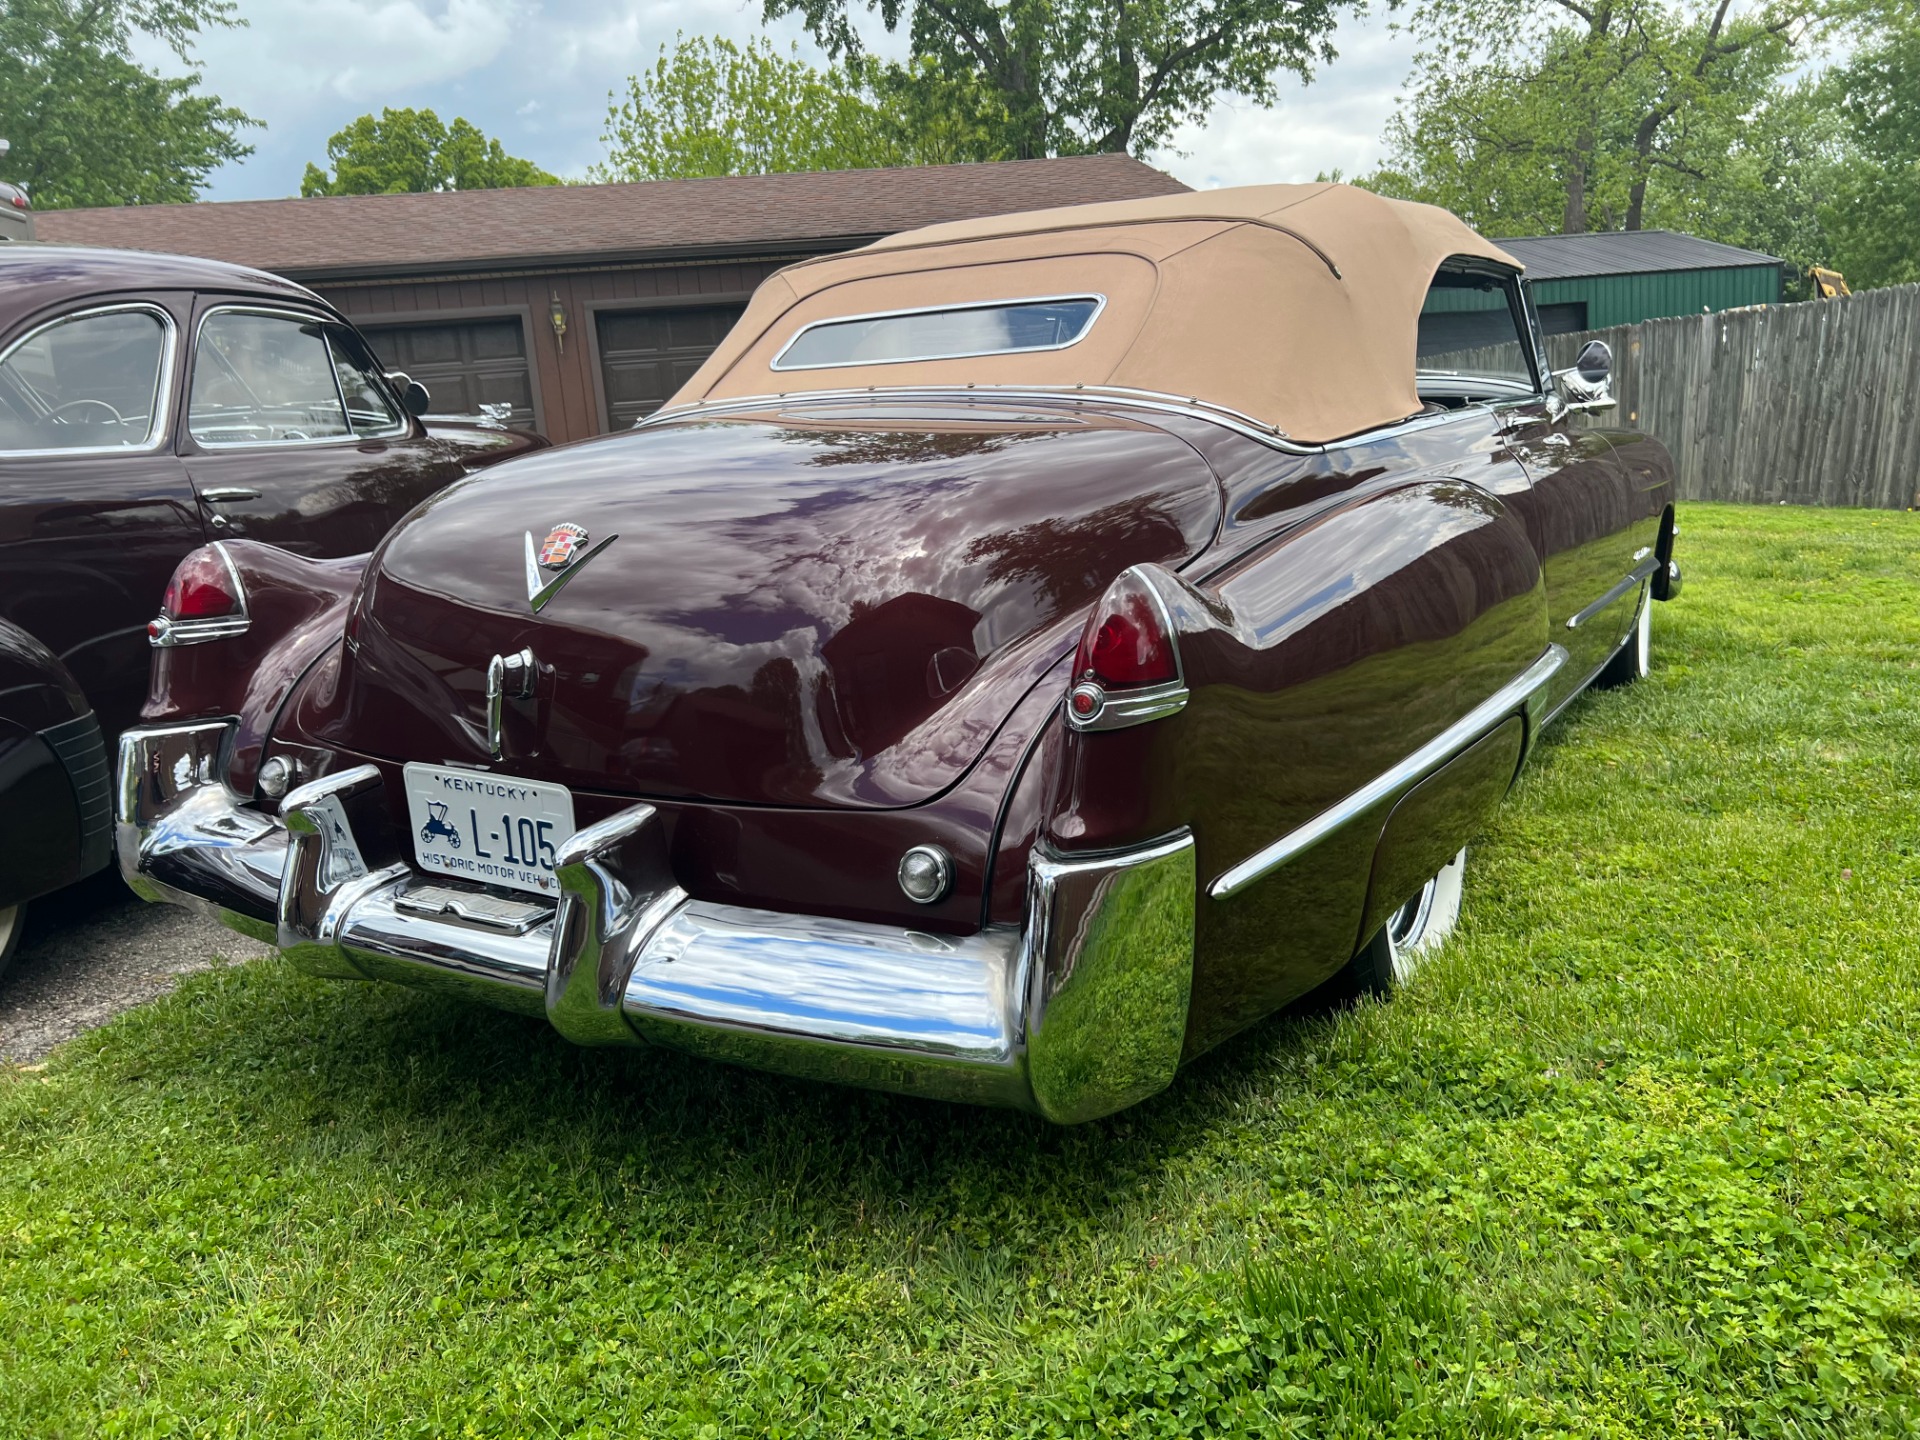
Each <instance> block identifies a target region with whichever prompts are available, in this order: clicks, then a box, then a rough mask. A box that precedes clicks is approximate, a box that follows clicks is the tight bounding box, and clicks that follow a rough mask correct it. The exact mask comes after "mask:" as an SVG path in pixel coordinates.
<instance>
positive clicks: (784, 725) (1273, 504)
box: [117, 185, 1678, 1122]
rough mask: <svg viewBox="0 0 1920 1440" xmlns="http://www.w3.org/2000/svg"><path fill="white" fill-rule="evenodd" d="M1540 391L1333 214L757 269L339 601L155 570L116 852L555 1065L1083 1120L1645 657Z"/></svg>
mask: <svg viewBox="0 0 1920 1440" xmlns="http://www.w3.org/2000/svg"><path fill="white" fill-rule="evenodd" d="M1543 354H1544V347H1543V345H1542V343H1541V338H1540V334H1539V329H1538V326H1537V324H1536V323H1535V320H1534V317H1533V314H1532V311H1531V308H1530V306H1529V303H1528V301H1527V298H1526V295H1525V292H1524V290H1523V287H1522V286H1521V283H1520V276H1519V267H1518V266H1517V265H1516V264H1515V263H1514V262H1513V261H1512V260H1511V259H1510V258H1509V257H1508V256H1506V255H1505V254H1503V253H1502V252H1501V251H1500V250H1499V249H1498V248H1497V247H1496V246H1494V245H1491V244H1489V243H1488V242H1486V241H1484V240H1482V239H1481V238H1479V237H1478V236H1477V235H1475V234H1474V233H1473V232H1472V231H1470V230H1468V229H1467V228H1466V227H1465V226H1464V225H1462V224H1461V223H1460V222H1459V221H1457V220H1456V219H1454V217H1452V216H1451V215H1448V214H1446V213H1444V212H1442V211H1438V210H1433V209H1429V208H1426V207H1422V206H1414V205H1406V204H1400V203H1397V202H1393V201H1388V200H1383V199H1380V198H1378V197H1375V196H1372V195H1369V194H1366V193H1365V192H1362V191H1357V190H1352V189H1348V188H1346V187H1343V186H1337V185H1307V186H1278V187H1267V188H1259V189H1249V190H1239V191H1233V190H1227V191H1212V192H1208V193H1204V194H1192V195H1178V196H1168V197H1163V198H1158V199H1152V200H1144V201H1137V202H1126V203H1120V204H1111V205H1098V206H1090V207H1083V208H1076V209H1069V210H1058V211H1050V212H1041V213H1036V214H1030V215H1016V216H1008V217H1001V218H996V219H989V220H980V221H972V222H967V223H963V224H956V225H948V226H941V227H937V228H934V229H931V230H923V231H918V232H914V233H910V234H904V235H900V236H896V237H894V238H892V239H889V240H886V241H883V242H881V243H879V244H876V245H873V246H870V247H868V248H867V249H864V250H860V251H855V252H853V253H850V254H845V255H837V256H832V257H828V258H825V259H820V260H814V261H809V262H807V263H805V264H800V265H796V266H793V267H791V268H790V269H788V270H785V271H783V272H781V273H780V274H779V275H776V276H775V277H773V278H772V279H770V280H769V281H768V282H767V283H766V284H765V285H763V286H762V287H761V289H760V291H759V293H758V294H757V295H756V296H755V298H754V300H753V303H752V304H751V305H750V307H749V308H748V310H747V312H746V314H745V316H744V317H743V318H742V319H741V321H740V322H739V324H738V325H737V326H736V327H735V328H734V330H733V332H732V333H731V334H730V335H729V336H728V337H727V339H726V341H725V342H724V343H723V344H722V345H721V347H720V349H719V350H718V351H717V352H716V353H715V354H714V355H713V356H712V357H711V358H710V359H709V360H708V361H707V363H706V364H705V365H704V366H703V367H702V368H701V369H700V371H699V372H698V373H697V374H696V375H695V376H694V377H693V378H692V380H691V381H690V382H689V383H688V384H687V386H686V388H685V389H684V390H683V391H682V392H681V393H680V394H679V395H678V396H676V397H675V399H674V400H673V401H672V402H671V403H670V404H669V405H668V406H667V407H666V408H665V409H664V410H663V411H662V412H661V413H659V414H658V415H655V416H653V417H652V418H650V419H649V420H647V421H645V422H643V423H642V424H641V425H640V426H639V427H638V428H637V429H636V430H635V431H634V432H632V433H628V434H624V435H619V436H613V437H608V438H606V439H603V440H600V441H595V442H591V443H588V444H585V445H580V446H576V447H573V448H570V449H566V450H558V451H549V452H544V453H540V454H535V455H530V456H527V457H524V458H522V459H517V460H514V461H512V462H510V463H508V464H506V465H503V466H501V467H499V468H498V469H496V470H494V471H492V472H491V473H489V474H488V475H487V476H485V477H483V478H476V479H474V480H470V481H465V482H462V483H460V484H458V485H455V486H454V487H452V488H451V489H449V490H447V491H444V492H442V493H441V494H440V495H438V496H436V497H435V498H434V499H433V500H431V501H430V502H429V503H428V504H426V505H425V506H424V507H422V508H421V509H420V510H418V511H416V512H415V513H414V514H413V515H411V516H410V517H409V518H408V519H407V520H405V521H404V522H403V523H401V524H400V525H399V526H398V527H397V528H396V529H395V530H394V531H393V532H392V533H391V534H389V535H388V537H387V538H386V540H385V542H384V543H383V544H382V545H381V547H380V549H379V550H378V551H377V552H376V553H375V554H374V556H373V557H372V559H371V561H370V563H369V564H368V565H367V566H366V567H365V570H364V572H363V573H351V572H349V571H347V570H345V569H343V568H342V567H339V566H334V567H327V566H319V565H315V564H313V563H311V562H309V561H307V560H304V559H302V558H300V557H298V556H294V555H291V554H288V553H285V552H283V551H280V550H277V549H273V548H271V547H268V546H265V545H259V544H250V543H241V542H232V543H224V544H222V545H219V546H216V547H212V548H210V549H208V550H205V551H202V552H200V553H199V554H198V555H196V556H195V557H193V558H191V559H189V560H188V561H187V562H186V564H185V565H184V566H183V567H182V570H181V576H180V578H179V580H178V581H177V583H176V588H175V591H174V592H173V598H172V599H171V601H170V607H171V608H172V609H173V610H178V611H181V612H182V613H183V614H184V613H185V612H189V611H190V613H191V615H192V616H193V621H192V623H193V624H195V625H198V626H199V627H201V629H200V630H199V631H198V632H196V633H197V635H198V636H201V637H204V643H200V644H186V643H181V641H180V639H179V638H176V640H175V643H172V644H170V645H169V646H168V647H167V648H165V649H161V650H157V651H156V652H155V656H154V673H153V684H152V692H151V695H150V698H149V701H148V705H147V708H146V711H145V712H144V721H145V723H144V725H143V727H142V728H140V729H138V730H136V731H134V732H132V733H131V734H129V735H128V736H127V737H126V739H125V741H124V743H123V745H122V747H121V752H120V766H119V780H118V787H119V789H118V802H117V803H118V813H119V827H118V843H119V847H120V857H121V863H122V866H123V868H124V870H125V872H126V874H127V876H128V878H129V880H130V881H131V882H132V883H133V884H134V885H135V887H136V888H138V889H139V890H140V891H141V892H142V893H143V894H145V895H147V896H149V897H151V898H154V899H166V900H173V901H177V902H180V903H186V904H192V905H197V906H202V907H207V908H210V909H211V910H212V911H214V912H215V913H217V914H218V915H219V916H220V917H221V918H222V919H224V920H225V921H226V922H227V923H228V924H230V925H232V926H234V927H235V928H237V929H240V930H242V931H244V932H246V933H248V934H252V935H256V936H260V937H262V938H266V939H269V940H272V941H274V942H275V943H277V944H278V945H279V946H280V947H281V948H282V949H283V950H284V951H285V952H286V953H287V954H288V955H289V956H290V957H291V958H292V959H293V961H294V962H295V963H296V964H298V965H299V966H301V967H303V968H305V969H306V970H308V971H310V972H312V973H315V974H319V975H330V976H340V977H356V978H374V979H389V980H398V981H404V982H409V983H415V984H427V985H434V986H441V987H445V986H456V987H464V988H466V989H468V990H470V991H471V992H472V993H473V994H474V995H476V996H478V997H480V998H484V999H487V1000H490V1001H493V1002H495V1003H499V1004H504V1005H508V1006H511V1007H516V1008H522V1009H526V1010H529V1011H532V1012H537V1013H540V1014H544V1015H546V1016H548V1017H549V1018H550V1019H551V1021H552V1023H553V1024H554V1025H555V1026H556V1027H557V1028H558V1029H559V1030H560V1031H561V1032H562V1033H563V1034H565V1035H567V1036H568V1037H570V1038H572V1039H574V1040H577V1041H579V1042H581V1043H583V1044H627V1043H636V1042H639V1041H642V1040H645V1041H655V1042H659V1043H662V1044H666V1045H672V1046H677V1047H681V1048H684V1049H687V1050H691V1051H695V1052H697V1053H700V1054H703V1055H708V1056H714V1057H718V1058H722V1059H727V1060H732V1061H737V1062H741V1063H745V1064H750V1065H758V1066H764V1067H767V1068H772V1069H778V1070H784V1071H789V1072H792V1073H796V1074H801V1075H809V1076H819V1077H825V1078H831V1079H836V1080H841V1081H848V1082H852V1083H857V1084H865V1085H873V1086H881V1087H886V1088H890V1089H896V1090H902V1091H909V1092H915V1093H921V1094H929V1095H937V1096H945V1097H950V1098H954V1099H961V1100H970V1101H980V1102H986V1103H998V1104H1007V1105H1016V1106H1022V1107H1026V1108H1029V1109H1033V1110H1037V1111H1039V1112H1040V1113H1041V1114H1044V1115H1046V1116H1048V1117H1050V1118H1051V1119H1054V1120H1057V1121H1063V1122H1070V1121H1080V1120H1087V1119H1091V1118H1093V1117H1096V1116H1100V1115H1104V1114H1107V1113H1110V1112H1112V1111H1115V1110H1118V1109H1120V1108H1122V1107H1124V1106H1127V1105H1130V1104H1133V1103H1135V1102H1137V1101H1139V1100H1141V1099H1143V1098H1144V1097H1146V1096H1149V1095H1151V1094H1153V1093H1154V1092H1156V1091H1158V1090H1160V1089H1162V1088H1163V1087H1165V1086H1166V1085H1167V1084H1168V1083H1169V1081H1170V1080H1171V1079H1172V1077H1173V1075H1174V1073H1175V1071H1176V1069H1177V1068H1178V1067H1179V1065H1180V1064H1181V1063H1182V1062H1183V1061H1185V1060H1187V1059H1189V1058H1191V1057H1193V1056H1194V1055H1197V1054H1198V1053H1200V1052H1202V1051H1204V1050H1206V1049H1207V1048H1208V1047H1210V1046H1212V1045H1215V1044H1217V1043H1218V1042H1219V1041H1221V1040H1222V1039H1224V1038H1225V1037H1227V1036H1228V1035H1231V1034H1232V1033H1234V1032H1235V1031H1237V1030H1239V1029H1241V1028H1242V1027H1244V1026H1246V1025H1248V1024H1249V1023H1251V1022H1253V1021H1255V1020H1257V1019H1259V1018H1260V1017H1262V1016H1264V1015H1267V1014H1269V1013H1271V1012H1272V1011H1274V1010H1275V1009H1276V1008H1278V1007H1279V1006H1281V1005H1283V1004H1285V1003H1286V1002H1287V1001H1289V1000H1291V999H1293V998H1294V997H1296V996H1298V995H1300V994H1302V993H1304V992H1306V991H1307V990H1309V989H1311V988H1313V987H1316V986H1319V985H1321V984H1323V983H1325V982H1328V981H1330V980H1336V981H1341V982H1342V983H1346V984H1349V985H1351V986H1353V987H1355V988H1382V987H1385V986H1387V985H1389V984H1391V983H1392V981H1393V980H1394V979H1395V978H1396V976H1398V975H1399V974H1400V973H1402V972H1403V971H1404V970H1405V968H1406V966H1407V965H1408V964H1409V963H1410V962H1411V961H1412V960H1413V958H1414V957H1415V956H1417V955H1418V953H1419V952H1420V951H1421V949H1422V948H1423V947H1425V946H1427V945H1430V944H1431V943H1432V942H1433V941H1434V940H1435V939H1436V938H1437V937H1438V936H1440V935H1442V934H1444V933H1445V931H1446V929H1447V928H1448V926H1449V925H1450V924H1451V923H1452V919H1453V916H1454V914H1455V913H1456V911H1457V909H1458V906H1459V895H1460V880H1461V873H1462V868H1463V864H1464V848H1463V847H1464V846H1465V844H1466V842H1467V840H1468V839H1469V838H1470V837H1471V836H1472V835H1473V833H1474V832H1475V830H1476V828H1477V827H1478V826H1480V825H1481V824H1482V822H1483V821H1484V819H1485V817H1486V816H1487V815H1488V813H1489V811H1490V810H1491V808H1492V807H1493V806H1494V805H1495V804H1496V803H1497V802H1498V801H1499V800H1500V798H1501V797H1502V796H1503V795H1504V794H1505V793H1506V791H1507V789H1508V788H1509V786H1510V785H1511V784H1512V782H1513V779H1514V776H1515V774H1516V772H1517V770H1518V769H1519V767H1520V764H1521V762H1522V760H1523V759H1524V757H1525V755H1526V753H1527V750H1528V748H1529V746H1530V745H1531V744H1532V743H1533V741H1534V739H1535V737H1536V736H1537V735H1538V733H1539V730H1540V727H1541V725H1542V724H1543V723H1544V722H1545V721H1547V720H1548V719H1549V718H1550V717H1551V716H1552V715H1553V714H1554V713H1555V712H1556V711H1557V710H1558V709H1559V708H1560V707H1562V706H1563V705H1565V704H1566V703H1567V702H1568V701H1569V700H1570V699H1571V698H1572V697H1573V696H1574V695H1576V694H1577V693H1578V692H1579V691H1580V690H1581V689H1582V688H1583V687H1584V686H1586V685H1588V684H1589V683H1592V682H1594V681H1596V680H1597V681H1600V682H1603V683H1611V682H1618V681H1623V680H1628V679H1631V678H1633V677H1634V676H1635V675H1637V674H1640V673H1643V672H1644V668H1645V665H1646V659H1647V645H1648V630H1647V609H1648V604H1647V602H1648V601H1649V600H1650V599H1658V598H1665V597H1666V596H1667V595H1669V594H1671V593H1672V591H1673V589H1674V588H1675V587H1676V585H1677V582H1678V571H1677V570H1676V569H1674V568H1673V566H1672V557H1671V550H1672V543H1673V534H1674V532H1673V512H1672V494H1673V491H1672V484H1671V466H1670V462H1669V460H1668V457H1667V455H1666V454H1665V452H1664V451H1663V450H1662V449H1661V448H1660V447H1659V446H1658V445H1657V444H1655V443H1653V442H1652V441H1650V440H1648V439H1647V438H1645V437H1644V436H1641V435H1638V434H1634V433H1631V432H1629V431H1623V430H1611V429H1606V428H1600V427H1598V426H1595V425H1593V424H1591V423H1588V422H1583V423H1581V424H1579V425H1576V424H1575V423H1574V417H1575V415H1576V414H1578V413H1581V412H1590V411H1596V410H1603V409H1605V408H1606V407H1607V406H1608V405H1609V404H1610V401H1609V398H1608V380H1607V371H1608V368H1609V357H1608V355H1607V354H1606V352H1605V348H1604V347H1603V346H1593V347H1589V349H1588V351H1587V352H1586V353H1584V354H1583V355H1582V356H1581V360H1580V363H1579V365H1578V366H1577V367H1576V369H1575V370H1573V371H1569V372H1566V373H1565V374H1563V375H1560V376H1553V375H1549V374H1548V373H1547V372H1546V371H1545V369H1544V368H1543ZM176 618H178V617H176V616H175V615H174V614H172V613H170V614H169V615H168V616H166V617H163V619H165V620H166V621H168V622H173V621H174V620H176ZM180 623H182V624H184V623H186V622H185V621H184V620H181V622H180ZM172 633H173V634H174V635H175V636H176V637H179V628H178V626H177V625H176V627H175V629H174V630H173V632H172Z"/></svg>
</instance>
